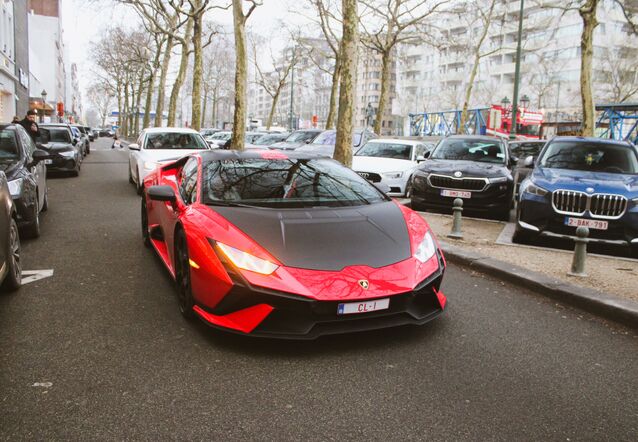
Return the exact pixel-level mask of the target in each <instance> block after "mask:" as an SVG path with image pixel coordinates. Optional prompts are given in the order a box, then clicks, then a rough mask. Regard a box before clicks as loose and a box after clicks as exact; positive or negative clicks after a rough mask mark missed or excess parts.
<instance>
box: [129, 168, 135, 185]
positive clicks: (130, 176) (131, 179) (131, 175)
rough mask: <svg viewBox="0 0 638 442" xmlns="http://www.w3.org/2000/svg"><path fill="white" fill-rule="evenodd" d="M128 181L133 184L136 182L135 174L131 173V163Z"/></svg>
mask: <svg viewBox="0 0 638 442" xmlns="http://www.w3.org/2000/svg"><path fill="white" fill-rule="evenodd" d="M128 182H129V183H131V184H135V181H133V174H132V173H131V165H130V164H129V165H128Z"/></svg>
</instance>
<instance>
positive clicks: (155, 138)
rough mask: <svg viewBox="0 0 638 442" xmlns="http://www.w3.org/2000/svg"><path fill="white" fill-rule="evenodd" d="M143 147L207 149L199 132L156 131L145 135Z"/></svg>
mask: <svg viewBox="0 0 638 442" xmlns="http://www.w3.org/2000/svg"><path fill="white" fill-rule="evenodd" d="M144 148H145V149H208V145H207V144H206V141H204V139H203V138H202V136H201V135H200V134H193V133H180V132H158V133H149V134H148V135H146V144H145V146H144Z"/></svg>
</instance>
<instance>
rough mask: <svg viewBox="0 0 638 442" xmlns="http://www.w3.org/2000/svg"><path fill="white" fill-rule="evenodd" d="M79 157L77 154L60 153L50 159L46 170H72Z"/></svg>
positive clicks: (74, 168)
mask: <svg viewBox="0 0 638 442" xmlns="http://www.w3.org/2000/svg"><path fill="white" fill-rule="evenodd" d="M78 162H79V159H78V157H77V155H75V156H73V157H65V156H62V155H59V156H57V157H56V158H53V159H52V160H51V163H50V164H47V165H46V167H47V171H48V172H73V171H74V170H76V169H77V165H78Z"/></svg>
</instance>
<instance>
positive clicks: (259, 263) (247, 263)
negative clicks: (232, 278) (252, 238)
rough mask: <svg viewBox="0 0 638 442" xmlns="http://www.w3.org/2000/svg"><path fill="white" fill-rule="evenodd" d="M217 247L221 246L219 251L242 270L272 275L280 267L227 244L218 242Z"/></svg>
mask: <svg viewBox="0 0 638 442" xmlns="http://www.w3.org/2000/svg"><path fill="white" fill-rule="evenodd" d="M217 246H219V249H220V250H221V251H222V252H224V255H226V257H227V258H228V259H229V260H230V261H231V262H232V263H233V264H235V265H236V266H237V267H239V268H240V269H242V270H248V271H250V272H255V273H261V274H262V275H270V274H271V273H272V272H274V271H275V270H277V268H278V267H279V266H278V265H277V264H273V263H272V262H270V261H267V260H265V259H261V258H257V257H256V256H253V255H251V254H250V253H246V252H243V251H241V250H239V249H236V248H234V247H231V246H227V245H226V244H223V243H220V242H217Z"/></svg>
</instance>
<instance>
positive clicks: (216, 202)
mask: <svg viewBox="0 0 638 442" xmlns="http://www.w3.org/2000/svg"><path fill="white" fill-rule="evenodd" d="M206 205H207V206H217V207H257V206H251V205H250V204H242V203H233V202H230V201H221V200H208V201H206Z"/></svg>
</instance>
